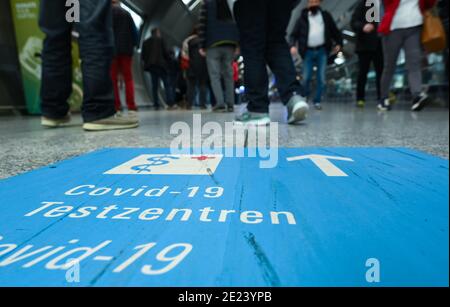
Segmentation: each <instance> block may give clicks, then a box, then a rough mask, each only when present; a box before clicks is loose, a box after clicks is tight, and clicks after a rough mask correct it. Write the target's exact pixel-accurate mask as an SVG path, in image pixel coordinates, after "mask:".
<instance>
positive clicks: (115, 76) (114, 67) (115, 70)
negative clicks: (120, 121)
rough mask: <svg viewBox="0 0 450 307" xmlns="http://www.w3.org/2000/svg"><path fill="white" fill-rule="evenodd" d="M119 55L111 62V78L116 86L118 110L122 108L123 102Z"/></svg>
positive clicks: (115, 103)
mask: <svg viewBox="0 0 450 307" xmlns="http://www.w3.org/2000/svg"><path fill="white" fill-rule="evenodd" d="M119 62H120V61H119V57H117V56H116V57H114V59H113V61H112V64H111V80H112V83H113V88H114V106H115V108H116V111H121V110H122V102H121V101H120V90H119V74H120V71H121V69H120V68H119V67H120V64H119Z"/></svg>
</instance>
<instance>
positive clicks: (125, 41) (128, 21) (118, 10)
mask: <svg viewBox="0 0 450 307" xmlns="http://www.w3.org/2000/svg"><path fill="white" fill-rule="evenodd" d="M112 4H113V30H114V41H115V52H114V58H113V62H112V67H111V77H112V81H113V85H114V96H115V107H116V111H122V103H121V101H120V91H119V79H120V76H122V77H123V78H122V79H123V81H124V83H125V93H126V103H127V107H128V111H129V114H132V115H136V112H137V107H136V101H135V94H134V81H133V71H132V65H133V54H134V48H135V47H136V46H137V45H138V39H139V38H138V31H137V29H136V26H135V24H134V21H133V18H132V17H131V14H130V13H128V12H127V11H126V10H124V9H123V8H122V7H121V6H120V1H119V0H112Z"/></svg>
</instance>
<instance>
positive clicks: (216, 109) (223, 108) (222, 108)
mask: <svg viewBox="0 0 450 307" xmlns="http://www.w3.org/2000/svg"><path fill="white" fill-rule="evenodd" d="M212 110H213V112H217V113H225V112H227V106H226V105H224V104H223V105H220V106H215V107H213V109H212Z"/></svg>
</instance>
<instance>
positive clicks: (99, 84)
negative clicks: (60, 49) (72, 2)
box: [76, 0, 116, 122]
mask: <svg viewBox="0 0 450 307" xmlns="http://www.w3.org/2000/svg"><path fill="white" fill-rule="evenodd" d="M76 27H77V28H78V31H79V33H80V37H79V40H78V41H79V45H80V56H81V60H82V71H83V90H84V93H83V107H82V114H83V118H84V121H85V122H92V121H97V120H100V119H104V118H108V117H111V116H113V115H114V114H115V113H116V110H115V107H114V91H113V86H112V81H111V75H110V69H111V61H112V57H113V48H114V42H113V32H112V17H111V1H109V0H81V1H80V22H79V23H77V24H76Z"/></svg>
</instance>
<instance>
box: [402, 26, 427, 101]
mask: <svg viewBox="0 0 450 307" xmlns="http://www.w3.org/2000/svg"><path fill="white" fill-rule="evenodd" d="M421 33H422V28H421V27H416V28H413V29H408V30H407V31H405V35H406V37H405V41H404V50H405V61H406V62H405V63H406V69H407V70H408V80H409V87H410V90H411V93H412V94H413V96H418V95H420V93H422V90H423V88H422V86H423V84H422V44H421V41H420V37H421Z"/></svg>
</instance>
